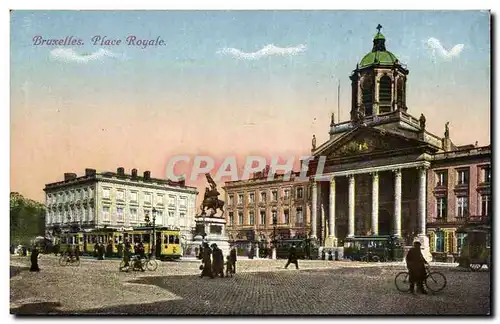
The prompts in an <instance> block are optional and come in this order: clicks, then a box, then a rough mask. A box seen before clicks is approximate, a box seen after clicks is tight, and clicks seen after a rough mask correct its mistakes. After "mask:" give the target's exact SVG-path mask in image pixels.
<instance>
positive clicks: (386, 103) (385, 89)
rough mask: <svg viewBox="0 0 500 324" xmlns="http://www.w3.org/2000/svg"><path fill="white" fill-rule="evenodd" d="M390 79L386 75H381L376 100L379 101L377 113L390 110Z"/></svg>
mask: <svg viewBox="0 0 500 324" xmlns="http://www.w3.org/2000/svg"><path fill="white" fill-rule="evenodd" d="M391 94H392V81H391V78H390V77H388V76H383V77H382V78H380V83H379V92H378V101H379V113H381V114H383V113H387V112H390V111H391V100H392V95H391Z"/></svg>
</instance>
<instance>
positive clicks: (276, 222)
mask: <svg viewBox="0 0 500 324" xmlns="http://www.w3.org/2000/svg"><path fill="white" fill-rule="evenodd" d="M272 217H273V225H276V224H278V213H277V212H276V211H275V210H273V213H272Z"/></svg>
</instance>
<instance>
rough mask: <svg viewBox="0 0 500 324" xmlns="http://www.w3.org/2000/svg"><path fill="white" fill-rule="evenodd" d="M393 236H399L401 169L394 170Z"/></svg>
mask: <svg viewBox="0 0 500 324" xmlns="http://www.w3.org/2000/svg"><path fill="white" fill-rule="evenodd" d="M394 236H396V237H401V169H397V170H394Z"/></svg>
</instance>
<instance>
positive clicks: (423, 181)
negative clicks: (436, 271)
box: [414, 167, 432, 262]
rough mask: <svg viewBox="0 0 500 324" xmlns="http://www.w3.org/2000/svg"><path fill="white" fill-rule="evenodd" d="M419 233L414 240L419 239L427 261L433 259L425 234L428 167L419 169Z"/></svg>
mask: <svg viewBox="0 0 500 324" xmlns="http://www.w3.org/2000/svg"><path fill="white" fill-rule="evenodd" d="M418 178H419V181H418V216H419V217H418V218H419V220H418V232H419V233H418V235H417V237H416V238H414V241H419V242H420V244H421V246H420V248H421V249H422V255H423V256H424V258H425V259H426V260H427V262H429V261H432V254H431V252H430V246H429V245H430V244H429V238H428V237H427V235H425V232H426V225H427V219H426V218H427V210H426V204H427V201H426V197H427V193H426V187H427V169H426V168H425V167H422V168H419V170H418Z"/></svg>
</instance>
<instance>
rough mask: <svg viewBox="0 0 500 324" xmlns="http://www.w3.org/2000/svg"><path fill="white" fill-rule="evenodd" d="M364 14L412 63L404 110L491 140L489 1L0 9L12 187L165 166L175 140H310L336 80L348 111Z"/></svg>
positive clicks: (195, 145) (251, 149)
mask: <svg viewBox="0 0 500 324" xmlns="http://www.w3.org/2000/svg"><path fill="white" fill-rule="evenodd" d="M378 24H381V25H382V26H383V28H382V33H383V34H384V35H385V38H386V48H387V50H389V51H391V52H392V53H393V54H394V55H396V57H397V58H398V59H399V60H400V61H401V62H403V63H404V64H406V66H407V68H408V69H409V71H410V74H409V75H408V84H407V91H408V94H407V106H408V113H410V114H412V115H413V116H416V117H418V116H420V114H421V113H423V114H424V115H425V116H426V119H427V123H426V124H427V127H426V128H427V130H428V131H430V132H432V133H434V134H436V135H438V136H443V133H444V124H445V123H446V122H447V121H449V122H450V126H449V127H450V135H451V138H452V140H453V141H454V142H455V144H458V145H462V144H471V143H474V142H475V141H478V143H479V145H488V144H490V131H491V130H490V20H489V13H488V12H484V11H12V12H11V67H10V73H11V83H10V96H11V107H10V118H11V120H10V126H11V139H10V140H11V191H17V192H20V193H21V194H23V195H25V196H27V197H29V198H32V199H35V200H39V201H43V200H44V193H43V188H44V186H45V184H46V183H51V182H55V181H60V180H62V178H63V173H65V172H74V173H77V174H79V175H82V174H83V172H84V169H85V168H95V169H97V170H102V171H104V170H108V171H116V168H117V167H120V166H121V167H124V168H125V170H127V172H128V173H129V172H130V170H131V169H133V168H137V169H138V170H139V172H140V173H142V172H143V171H145V170H150V171H151V172H152V176H153V177H159V178H163V177H165V166H166V164H167V161H168V159H169V158H170V157H171V156H174V155H179V154H186V155H190V156H194V155H196V154H208V155H210V156H212V157H214V158H216V159H223V158H224V157H225V156H228V155H236V156H237V157H238V159H241V158H243V157H245V156H247V155H253V154H260V155H264V156H270V155H272V154H278V155H296V156H300V155H305V154H308V153H309V152H310V147H311V138H312V134H316V137H317V139H318V145H320V144H321V143H323V142H324V141H326V140H327V139H328V131H329V123H330V115H331V112H335V113H336V112H337V86H338V83H339V82H340V87H341V92H340V110H341V113H340V120H341V121H345V120H347V119H348V118H349V111H350V106H351V91H350V80H349V75H350V73H351V72H352V70H353V69H355V68H356V64H357V63H359V62H360V61H361V59H362V57H363V56H364V55H365V54H367V53H368V52H369V51H371V48H372V39H373V37H374V35H375V34H376V31H377V30H376V29H375V28H376V26H377V25H378ZM36 36H40V37H39V39H44V40H51V39H64V38H66V37H70V36H72V38H73V39H76V40H78V39H79V40H81V43H82V45H77V44H74V45H47V44H45V45H36V43H35V42H34V38H35V37H36ZM94 36H100V37H101V39H102V38H104V37H105V38H106V39H108V40H121V44H119V45H106V44H100V43H97V44H94V43H93V42H92V38H93V37H94ZM128 36H135V37H136V40H138V39H141V40H153V41H154V40H158V39H160V40H162V41H163V42H162V44H161V45H156V46H155V45H151V46H148V47H146V48H141V46H138V45H137V44H128V43H127V42H126V38H127V37H128ZM190 184H192V185H195V186H199V189H200V190H202V189H203V187H202V186H205V180H204V179H201V180H200V181H195V182H192V183H190Z"/></svg>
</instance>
